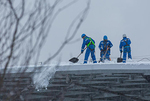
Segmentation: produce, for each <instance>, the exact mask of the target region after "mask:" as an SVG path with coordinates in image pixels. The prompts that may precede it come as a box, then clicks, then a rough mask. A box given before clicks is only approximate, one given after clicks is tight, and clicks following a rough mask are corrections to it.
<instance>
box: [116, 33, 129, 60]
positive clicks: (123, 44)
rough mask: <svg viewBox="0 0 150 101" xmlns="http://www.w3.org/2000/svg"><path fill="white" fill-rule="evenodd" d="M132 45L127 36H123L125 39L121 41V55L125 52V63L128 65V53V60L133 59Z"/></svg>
mask: <svg viewBox="0 0 150 101" xmlns="http://www.w3.org/2000/svg"><path fill="white" fill-rule="evenodd" d="M130 44H131V40H130V39H129V38H127V36H126V34H123V39H122V40H121V41H120V46H119V48H120V53H122V52H123V63H126V55H127V53H128V58H129V59H132V57H131V47H130ZM122 49H123V50H122Z"/></svg>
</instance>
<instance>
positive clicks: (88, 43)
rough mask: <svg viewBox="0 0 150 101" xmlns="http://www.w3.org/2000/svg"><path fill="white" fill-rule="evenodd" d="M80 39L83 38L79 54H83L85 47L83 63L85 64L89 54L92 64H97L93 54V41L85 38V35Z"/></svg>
mask: <svg viewBox="0 0 150 101" xmlns="http://www.w3.org/2000/svg"><path fill="white" fill-rule="evenodd" d="M81 37H82V38H83V43H82V47H81V53H83V51H84V48H85V46H86V47H87V49H86V53H85V58H84V63H87V61H88V57H89V55H90V53H91V57H92V60H93V63H97V61H96V57H95V54H94V53H95V41H94V40H93V39H92V38H90V37H88V36H86V35H85V34H82V35H81Z"/></svg>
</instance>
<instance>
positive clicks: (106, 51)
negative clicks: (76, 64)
mask: <svg viewBox="0 0 150 101" xmlns="http://www.w3.org/2000/svg"><path fill="white" fill-rule="evenodd" d="M108 49H109V48H108V47H107V50H106V52H105V54H104V55H103V57H102V62H103V63H104V59H105V57H106V54H107V51H108ZM100 61H101V59H100V60H99V63H100Z"/></svg>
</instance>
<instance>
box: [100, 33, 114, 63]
mask: <svg viewBox="0 0 150 101" xmlns="http://www.w3.org/2000/svg"><path fill="white" fill-rule="evenodd" d="M112 46H113V44H112V43H111V41H110V40H108V37H107V36H106V35H105V36H104V37H103V40H102V41H101V42H100V43H99V49H100V57H101V58H100V61H102V62H104V60H105V59H108V60H109V61H110V60H111V59H110V57H109V56H110V48H111V47H112ZM100 61H99V62H100Z"/></svg>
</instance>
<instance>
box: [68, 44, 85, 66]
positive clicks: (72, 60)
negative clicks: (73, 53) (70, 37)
mask: <svg viewBox="0 0 150 101" xmlns="http://www.w3.org/2000/svg"><path fill="white" fill-rule="evenodd" d="M86 48H87V47H86ZM86 48H84V50H85V49H86ZM81 54H82V53H80V54H79V55H78V56H77V57H73V58H71V59H70V60H69V61H70V62H72V63H77V62H78V61H79V59H78V57H79V56H80V55H81Z"/></svg>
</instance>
